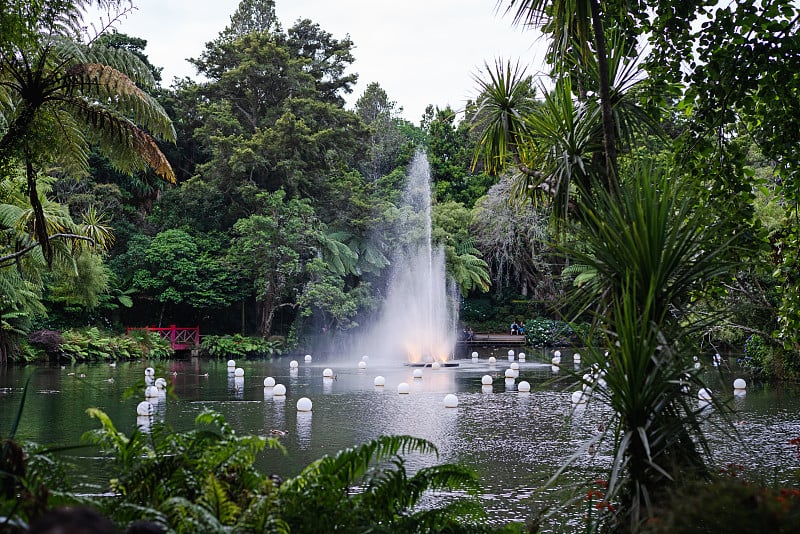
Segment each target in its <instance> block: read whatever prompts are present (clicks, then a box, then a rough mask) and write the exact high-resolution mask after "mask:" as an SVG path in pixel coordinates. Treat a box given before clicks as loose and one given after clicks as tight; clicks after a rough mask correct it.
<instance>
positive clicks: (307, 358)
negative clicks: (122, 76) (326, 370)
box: [304, 354, 311, 362]
mask: <svg viewBox="0 0 800 534" xmlns="http://www.w3.org/2000/svg"><path fill="white" fill-rule="evenodd" d="M304 360H305V361H306V362H310V361H311V355H310V354H306V356H305V358H304Z"/></svg>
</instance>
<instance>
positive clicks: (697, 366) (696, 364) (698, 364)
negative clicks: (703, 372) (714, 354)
mask: <svg viewBox="0 0 800 534" xmlns="http://www.w3.org/2000/svg"><path fill="white" fill-rule="evenodd" d="M700 367H702V366H701V365H700V362H694V368H695V369H700Z"/></svg>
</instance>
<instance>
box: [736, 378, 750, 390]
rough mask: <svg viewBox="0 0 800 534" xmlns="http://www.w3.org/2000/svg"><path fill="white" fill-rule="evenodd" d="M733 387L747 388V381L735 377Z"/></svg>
mask: <svg viewBox="0 0 800 534" xmlns="http://www.w3.org/2000/svg"><path fill="white" fill-rule="evenodd" d="M733 389H747V381H746V380H745V379H744V378H737V379H736V380H734V381H733Z"/></svg>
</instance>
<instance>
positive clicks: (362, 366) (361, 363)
mask: <svg viewBox="0 0 800 534" xmlns="http://www.w3.org/2000/svg"><path fill="white" fill-rule="evenodd" d="M358 368H359V369H366V368H367V362H365V361H364V360H361V361H360V362H358Z"/></svg>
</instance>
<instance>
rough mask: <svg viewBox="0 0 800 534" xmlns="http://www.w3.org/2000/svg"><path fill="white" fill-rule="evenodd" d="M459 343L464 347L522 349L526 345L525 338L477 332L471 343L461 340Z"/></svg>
mask: <svg viewBox="0 0 800 534" xmlns="http://www.w3.org/2000/svg"><path fill="white" fill-rule="evenodd" d="M458 343H460V344H462V345H508V346H515V347H521V346H523V345H525V336H524V335H522V336H515V335H512V334H496V333H482V332H476V333H475V334H474V335H473V336H472V340H471V341H463V340H460V341H459V342H458Z"/></svg>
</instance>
